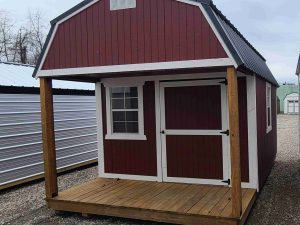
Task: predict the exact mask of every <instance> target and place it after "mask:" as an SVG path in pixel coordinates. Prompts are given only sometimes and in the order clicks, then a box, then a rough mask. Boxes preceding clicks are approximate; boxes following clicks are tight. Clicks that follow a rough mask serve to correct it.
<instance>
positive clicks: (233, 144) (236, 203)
mask: <svg viewBox="0 0 300 225" xmlns="http://www.w3.org/2000/svg"><path fill="white" fill-rule="evenodd" d="M227 81H228V105H229V130H230V155H231V185H232V188H231V191H232V216H234V217H240V216H241V214H242V190H241V189H242V188H241V162H240V131H239V103H238V85H237V74H236V70H235V68H234V67H228V68H227Z"/></svg>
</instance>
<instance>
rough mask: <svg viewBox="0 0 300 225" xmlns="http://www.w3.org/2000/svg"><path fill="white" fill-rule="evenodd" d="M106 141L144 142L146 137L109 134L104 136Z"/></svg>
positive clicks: (141, 135)
mask: <svg viewBox="0 0 300 225" xmlns="http://www.w3.org/2000/svg"><path fill="white" fill-rule="evenodd" d="M105 139H106V140H141V141H146V140H147V137H146V135H143V134H111V135H108V134H107V135H106V136H105Z"/></svg>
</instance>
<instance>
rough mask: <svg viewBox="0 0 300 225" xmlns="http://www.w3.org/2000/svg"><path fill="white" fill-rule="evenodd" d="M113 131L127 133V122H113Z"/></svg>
mask: <svg viewBox="0 0 300 225" xmlns="http://www.w3.org/2000/svg"><path fill="white" fill-rule="evenodd" d="M113 124H114V125H113V132H114V133H126V126H125V124H126V123H125V122H114V123H113Z"/></svg>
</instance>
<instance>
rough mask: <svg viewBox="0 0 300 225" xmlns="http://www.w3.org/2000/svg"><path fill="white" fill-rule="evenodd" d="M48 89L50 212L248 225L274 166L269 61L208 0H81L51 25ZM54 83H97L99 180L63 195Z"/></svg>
mask: <svg viewBox="0 0 300 225" xmlns="http://www.w3.org/2000/svg"><path fill="white" fill-rule="evenodd" d="M51 23H52V27H51V30H50V33H49V36H48V39H47V43H46V45H45V47H44V51H43V54H42V56H41V58H40V62H39V65H38V66H37V67H36V70H35V72H34V76H35V77H36V78H39V79H40V80H41V99H42V109H43V131H44V133H43V135H44V136H43V137H44V154H45V171H46V174H47V177H46V178H47V179H46V194H47V202H48V206H49V207H51V208H53V209H55V210H63V211H73V212H80V213H84V214H98V215H109V216H118V217H126V218H135V219H142V220H154V221H159V222H171V223H179V224H196V223H198V224H243V223H244V222H245V221H246V218H247V216H248V214H249V212H250V209H251V207H252V205H253V203H254V201H255V198H256V194H257V192H259V190H260V189H261V188H262V187H263V185H264V183H265V181H266V179H267V177H268V175H269V173H270V171H271V169H272V166H273V163H274V159H275V157H276V149H277V146H276V141H277V140H276V139H277V136H276V88H277V87H278V84H277V82H276V80H275V78H274V77H273V75H272V73H271V71H270V70H269V68H268V67H267V65H266V60H265V58H264V57H263V56H262V55H261V54H260V53H259V52H258V51H257V50H256V49H255V48H254V47H253V46H252V45H251V44H250V43H249V42H248V41H247V40H246V39H245V37H244V36H243V35H242V34H241V33H240V32H239V31H238V30H237V29H236V28H235V27H234V26H233V25H232V23H231V22H230V21H229V20H228V19H226V17H225V16H224V15H223V14H222V13H221V12H220V11H219V10H218V9H217V8H216V6H215V5H214V4H213V3H212V2H211V1H209V0H198V1H196V0H126V1H125V0H86V1H83V2H82V3H81V4H79V5H77V6H75V7H74V8H72V9H70V10H69V11H67V12H66V13H64V14H63V15H61V16H59V17H57V18H56V19H54V20H53V21H52V22H51ZM52 79H61V80H78V81H85V82H94V83H95V84H96V97H97V125H98V143H99V146H98V149H99V178H98V179H96V180H94V181H91V182H89V183H86V184H83V185H81V186H79V187H75V188H73V189H70V190H67V191H65V192H62V193H59V192H58V189H57V181H56V169H55V167H56V165H55V147H54V146H55V140H54V137H53V116H52V93H51V82H52Z"/></svg>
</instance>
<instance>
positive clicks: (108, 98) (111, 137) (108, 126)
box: [105, 84, 147, 140]
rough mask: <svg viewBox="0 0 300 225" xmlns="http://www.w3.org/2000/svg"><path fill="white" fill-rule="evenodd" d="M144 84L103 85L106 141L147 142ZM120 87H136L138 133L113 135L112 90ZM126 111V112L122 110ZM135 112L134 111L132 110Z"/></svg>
mask: <svg viewBox="0 0 300 225" xmlns="http://www.w3.org/2000/svg"><path fill="white" fill-rule="evenodd" d="M143 86H144V84H112V85H105V93H106V94H105V95H106V129H107V134H106V135H105V139H106V140H147V137H146V135H145V130H144V103H143V102H144V96H143ZM122 87H136V88H137V92H138V110H137V112H138V133H114V132H113V119H112V113H113V109H112V97H111V90H112V88H122ZM124 111H126V110H124ZM133 111H135V110H133Z"/></svg>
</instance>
